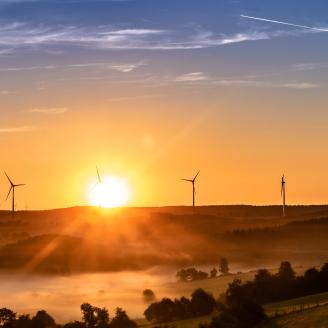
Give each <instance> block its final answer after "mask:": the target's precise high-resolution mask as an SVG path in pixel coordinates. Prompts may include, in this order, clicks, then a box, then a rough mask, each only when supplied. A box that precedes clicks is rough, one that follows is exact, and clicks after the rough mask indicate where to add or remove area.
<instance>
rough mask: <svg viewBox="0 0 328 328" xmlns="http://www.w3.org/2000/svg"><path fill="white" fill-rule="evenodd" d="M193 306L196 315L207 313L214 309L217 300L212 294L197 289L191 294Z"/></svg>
mask: <svg viewBox="0 0 328 328" xmlns="http://www.w3.org/2000/svg"><path fill="white" fill-rule="evenodd" d="M191 306H192V309H193V313H194V314H195V315H196V316H201V315H207V314H210V313H212V312H213V311H214V309H215V307H216V301H215V299H214V297H213V295H212V294H209V293H207V292H205V291H204V290H203V289H201V288H199V289H196V290H195V291H194V292H193V293H192V295H191Z"/></svg>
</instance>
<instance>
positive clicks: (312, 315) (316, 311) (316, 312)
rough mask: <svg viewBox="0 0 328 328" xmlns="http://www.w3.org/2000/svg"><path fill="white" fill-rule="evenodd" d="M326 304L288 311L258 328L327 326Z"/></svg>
mask: <svg viewBox="0 0 328 328" xmlns="http://www.w3.org/2000/svg"><path fill="white" fill-rule="evenodd" d="M327 327H328V305H324V306H320V307H316V308H313V309H309V310H305V311H302V312H297V313H290V314H288V315H285V316H282V317H280V318H277V319H275V320H273V321H272V322H270V323H268V324H265V325H261V326H260V327H259V328H327Z"/></svg>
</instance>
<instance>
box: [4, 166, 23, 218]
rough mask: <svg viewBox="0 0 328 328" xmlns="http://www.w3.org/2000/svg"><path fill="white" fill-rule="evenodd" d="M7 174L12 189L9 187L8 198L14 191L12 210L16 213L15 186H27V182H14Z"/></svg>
mask: <svg viewBox="0 0 328 328" xmlns="http://www.w3.org/2000/svg"><path fill="white" fill-rule="evenodd" d="M5 175H6V177H7V179H8V181H9V183H10V189H9V192H8V195H7V198H6V200H7V199H8V198H9V196H10V193H11V192H12V194H13V200H12V212H13V213H14V212H15V188H17V187H21V186H25V184H23V183H20V184H14V183H13V182H12V181H11V179H10V178H9V176H8V175H7V173H6V172H5Z"/></svg>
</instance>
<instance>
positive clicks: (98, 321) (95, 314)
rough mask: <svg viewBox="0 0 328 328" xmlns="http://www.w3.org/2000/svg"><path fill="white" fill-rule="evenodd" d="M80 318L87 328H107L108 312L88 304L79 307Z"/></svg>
mask: <svg viewBox="0 0 328 328" xmlns="http://www.w3.org/2000/svg"><path fill="white" fill-rule="evenodd" d="M81 311H82V318H83V321H84V323H85V325H86V327H87V328H93V327H101V328H103V327H108V324H109V314H108V310H107V309H105V308H103V309H101V308H98V307H95V306H92V305H91V304H89V303H83V304H82V305H81Z"/></svg>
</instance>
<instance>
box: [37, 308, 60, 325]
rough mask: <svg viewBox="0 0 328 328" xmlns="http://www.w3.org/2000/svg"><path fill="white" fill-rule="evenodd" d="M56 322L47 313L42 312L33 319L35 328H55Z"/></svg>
mask: <svg viewBox="0 0 328 328" xmlns="http://www.w3.org/2000/svg"><path fill="white" fill-rule="evenodd" d="M55 326H56V322H55V320H54V318H53V317H51V316H50V315H49V314H48V313H47V312H46V311H44V310H40V311H38V312H37V313H36V315H35V316H34V317H33V318H32V327H33V328H50V327H55Z"/></svg>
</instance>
